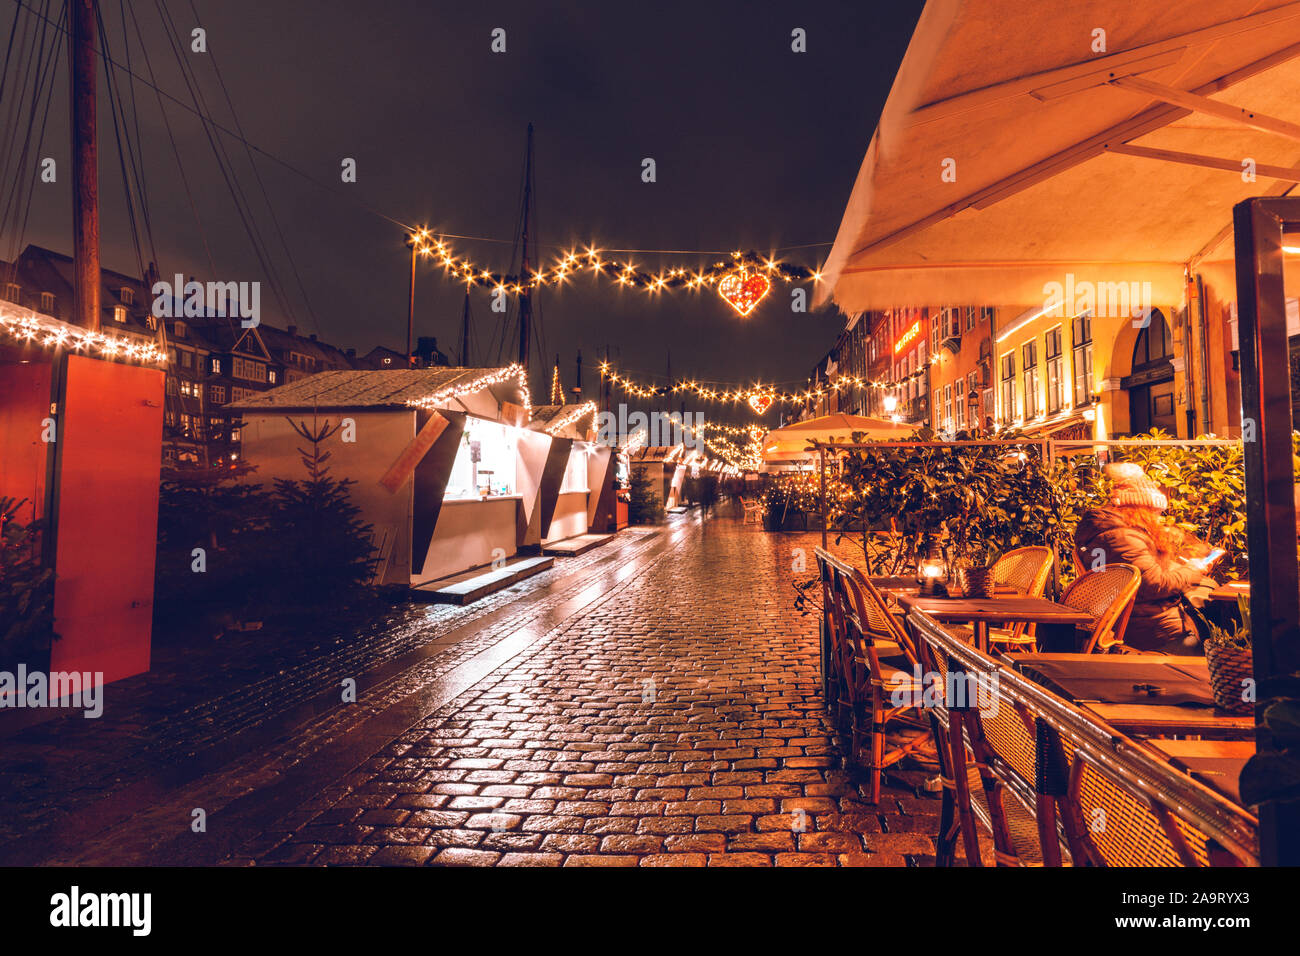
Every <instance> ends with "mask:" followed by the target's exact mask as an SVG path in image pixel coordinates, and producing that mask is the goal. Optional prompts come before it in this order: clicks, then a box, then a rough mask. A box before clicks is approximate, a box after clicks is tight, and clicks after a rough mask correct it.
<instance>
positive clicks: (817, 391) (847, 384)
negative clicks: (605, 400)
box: [600, 362, 930, 414]
mask: <svg viewBox="0 0 1300 956" xmlns="http://www.w3.org/2000/svg"><path fill="white" fill-rule="evenodd" d="M929 368H930V366H929V364H926V365H923V366H921V367H920V368H919V369H917V370H916V371H915V372H912V373H911V374H910V375H905V376H903V377H902V378H900V379H897V380H896V381H892V382H874V381H871V380H870V379H865V378H858V377H857V376H853V375H840V376H837V377H836V378H834V379H832V380H831V381H830V382H828V383H827V384H826V385H824V386H822V385H819V386H817V387H815V388H809V389H805V390H804V391H802V392H787V391H783V390H781V389H778V388H776V387H774V386H771V385H737V386H735V387H733V388H725V387H724V388H711V387H709V386H707V385H701V384H700V383H699V382H696V381H677V382H674V383H673V384H671V385H645V384H643V383H641V382H637V381H635V380H633V379H630V378H628V377H627V376H625V375H623V374H621V373H620V372H618V371H617V370H615V369H614V368H613V366H611V365H610V364H609V363H608V362H601V363H600V372H601V374H602V375H604V376H605V377H606V378H608V379H609V380H610V381H611V382H613V383H614V384H615V385H617V386H618V387H619V388H621V389H622V390H623V391H624V392H627V393H628V394H629V395H633V396H635V397H637V398H655V397H661V396H666V395H671V394H675V393H678V392H689V393H691V394H693V395H695V396H697V397H699V398H703V399H706V400H708V401H712V402H732V403H735V402H741V401H743V402H746V403H748V404H749V405H750V407H751V408H753V409H754V411H756V412H759V414H762V412H763V411H766V409H767V406H770V405H771V404H772V402H781V403H782V404H785V405H803V404H806V403H808V402H810V401H814V400H816V399H818V398H821V397H822V396H824V395H829V394H831V393H833V392H836V393H838V392H842V391H845V390H846V389H864V388H876V389H896V388H899V387H900V386H904V385H906V384H907V383H908V382H910V381H912V380H913V379H919V378H921V377H922V376H924V375H925V374H926V372H928V371H929ZM756 395H759V396H763V397H765V398H767V399H768V402H767V405H765V406H763V407H762V409H761V410H760V404H759V403H756V402H755V401H754V400H753V396H756Z"/></svg>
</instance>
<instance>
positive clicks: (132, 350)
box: [0, 302, 167, 365]
mask: <svg viewBox="0 0 1300 956" xmlns="http://www.w3.org/2000/svg"><path fill="white" fill-rule="evenodd" d="M0 330H3V331H4V332H7V333H8V334H9V335H10V336H12V337H13V338H15V339H17V340H18V341H19V342H30V343H33V344H36V345H41V346H44V347H45V348H52V349H60V348H66V349H71V350H72V351H74V352H97V353H98V354H100V355H102V356H105V357H107V358H114V359H126V360H130V361H138V362H144V363H146V364H151V365H157V364H162V363H163V362H166V361H167V353H166V352H165V351H164V350H163V349H161V348H159V347H158V344H157V343H156V342H153V341H140V340H139V339H131V338H126V337H124V336H117V335H107V334H105V333H103V332H92V331H91V330H90V329H84V328H81V327H80V326H76V325H69V324H68V323H66V322H61V321H59V320H58V319H56V318H53V317H51V316H48V315H42V314H41V313H39V312H33V311H31V310H30V309H22V308H18V307H15V306H12V305H10V304H9V303H7V302H0Z"/></svg>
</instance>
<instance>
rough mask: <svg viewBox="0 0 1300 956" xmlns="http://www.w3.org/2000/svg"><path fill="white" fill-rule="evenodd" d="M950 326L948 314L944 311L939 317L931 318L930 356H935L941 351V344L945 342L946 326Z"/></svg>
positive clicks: (933, 316)
mask: <svg viewBox="0 0 1300 956" xmlns="http://www.w3.org/2000/svg"><path fill="white" fill-rule="evenodd" d="M947 324H948V313H947V311H942V312H940V313H938V314H937V315H932V316H930V354H931V355H934V354H935V353H936V352H938V351H939V343H940V342H942V341H943V332H944V326H946V325H947Z"/></svg>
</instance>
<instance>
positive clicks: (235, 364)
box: [230, 356, 275, 382]
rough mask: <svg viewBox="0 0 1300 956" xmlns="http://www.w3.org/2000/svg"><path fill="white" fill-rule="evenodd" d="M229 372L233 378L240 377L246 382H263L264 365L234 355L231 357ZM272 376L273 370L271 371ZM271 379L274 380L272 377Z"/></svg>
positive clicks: (264, 375) (264, 379)
mask: <svg viewBox="0 0 1300 956" xmlns="http://www.w3.org/2000/svg"><path fill="white" fill-rule="evenodd" d="M230 374H231V375H233V376H234V377H235V378H242V379H243V380H244V381H246V382H265V381H266V366H265V365H263V364H262V363H261V362H252V361H249V360H248V359H245V358H240V357H239V356H235V357H234V358H233V359H231V366H230ZM271 374H272V376H274V374H275V373H274V372H272V373H271ZM271 381H275V379H274V377H272V379H271Z"/></svg>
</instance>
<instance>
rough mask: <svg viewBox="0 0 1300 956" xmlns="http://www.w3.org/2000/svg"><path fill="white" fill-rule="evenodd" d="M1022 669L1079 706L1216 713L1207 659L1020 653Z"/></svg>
mask: <svg viewBox="0 0 1300 956" xmlns="http://www.w3.org/2000/svg"><path fill="white" fill-rule="evenodd" d="M1011 660H1012V661H1013V662H1014V664H1015V666H1016V668H1017V669H1018V670H1019V671H1021V672H1022V673H1024V674H1025V675H1027V676H1028V677H1031V678H1032V679H1034V680H1036V681H1038V682H1039V683H1040V684H1043V685H1044V686H1046V687H1048V688H1049V689H1050V690H1053V691H1055V692H1056V693H1058V694H1060V695H1062V696H1063V697H1067V698H1069V699H1070V700H1073V701H1074V702H1075V703H1085V702H1087V703H1098V704H1162V705H1173V706H1181V705H1188V706H1196V707H1198V708H1213V707H1214V695H1213V693H1212V692H1211V690H1210V671H1209V668H1208V667H1207V666H1206V664H1205V660H1204V658H1196V657H1171V656H1167V655H1163V654H1162V655H1160V656H1155V655H1152V656H1150V657H1148V656H1147V655H1144V654H1017V655H1015V656H1014V657H1012V658H1011Z"/></svg>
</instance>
